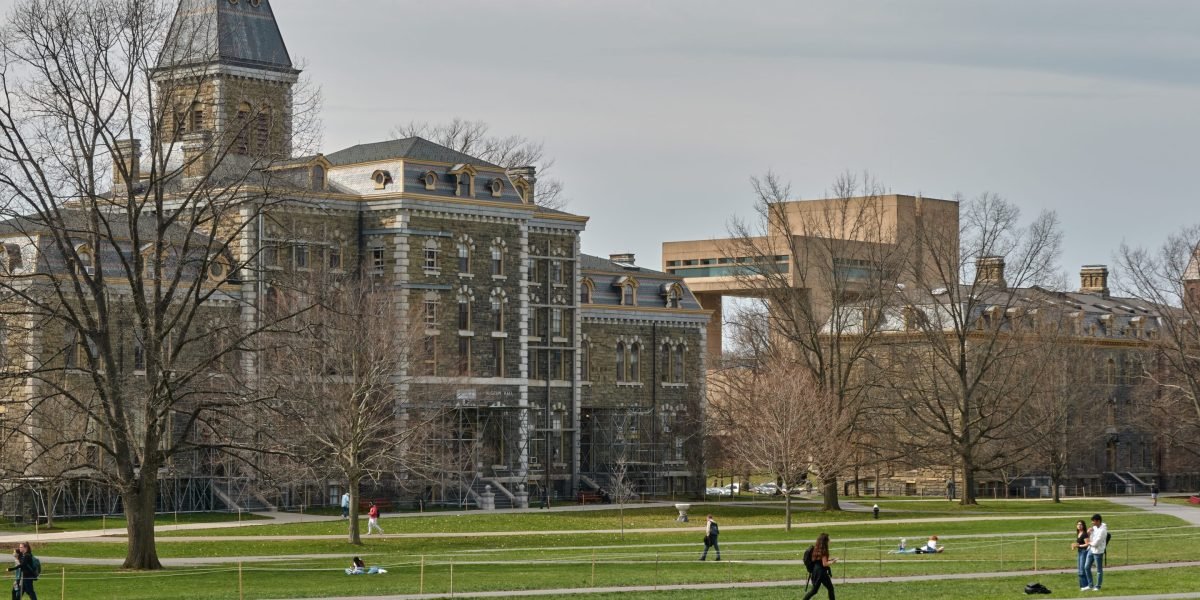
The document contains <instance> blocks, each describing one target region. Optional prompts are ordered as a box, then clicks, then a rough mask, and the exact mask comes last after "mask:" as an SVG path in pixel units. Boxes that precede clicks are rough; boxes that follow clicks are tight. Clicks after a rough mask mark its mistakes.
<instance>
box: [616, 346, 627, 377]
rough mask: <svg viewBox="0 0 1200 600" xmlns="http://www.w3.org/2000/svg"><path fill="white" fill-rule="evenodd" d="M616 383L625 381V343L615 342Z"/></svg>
mask: <svg viewBox="0 0 1200 600" xmlns="http://www.w3.org/2000/svg"><path fill="white" fill-rule="evenodd" d="M617 381H625V342H617Z"/></svg>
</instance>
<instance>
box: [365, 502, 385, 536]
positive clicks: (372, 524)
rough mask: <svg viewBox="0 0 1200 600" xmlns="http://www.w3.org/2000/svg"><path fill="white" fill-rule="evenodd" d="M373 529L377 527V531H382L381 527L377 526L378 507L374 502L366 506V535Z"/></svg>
mask: <svg viewBox="0 0 1200 600" xmlns="http://www.w3.org/2000/svg"><path fill="white" fill-rule="evenodd" d="M373 529H378V530H379V533H383V528H382V527H380V526H379V507H378V506H375V503H374V502H372V503H371V506H369V507H367V535H371V530H373Z"/></svg>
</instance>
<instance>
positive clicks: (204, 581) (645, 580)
mask: <svg viewBox="0 0 1200 600" xmlns="http://www.w3.org/2000/svg"><path fill="white" fill-rule="evenodd" d="M894 502H904V501H894ZM1020 504H1021V503H1012V502H996V503H985V504H984V505H983V506H981V507H979V508H978V509H954V508H952V507H949V506H947V507H945V508H946V510H944V511H942V512H940V513H935V514H939V515H940V516H944V517H946V519H947V520H946V521H944V522H940V523H904V522H900V523H882V522H875V521H874V520H873V519H871V518H870V515H862V514H850V515H836V516H835V515H828V514H820V513H813V515H814V517H813V519H814V520H815V519H816V518H818V517H820V518H821V519H828V520H831V521H837V523H836V524H832V525H829V526H821V527H812V526H809V527H804V526H800V527H797V528H795V529H794V530H793V531H791V532H787V531H784V530H782V529H779V528H770V529H748V530H739V529H736V528H731V527H732V526H734V525H739V524H768V523H772V524H773V523H778V522H779V521H780V519H781V512H780V511H779V510H778V509H774V508H771V507H764V506H757V505H756V506H753V507H737V506H720V507H716V506H713V507H709V506H704V507H702V510H704V511H708V510H710V508H711V510H712V512H714V513H715V514H716V515H717V517H718V519H719V520H721V523H722V525H723V526H724V527H725V529H724V530H723V532H722V535H721V542H722V549H723V551H724V552H723V558H724V560H723V561H722V562H720V563H717V562H712V561H709V562H699V561H697V560H696V559H697V558H698V556H699V552H700V549H701V544H700V537H701V534H700V527H701V524H700V522H699V521H698V520H697V521H694V522H692V523H690V524H686V525H685V524H679V525H678V527H677V529H678V530H677V531H667V532H653V533H651V532H633V531H631V532H628V533H626V534H625V535H624V536H621V535H620V534H619V533H616V532H609V533H585V532H586V531H587V530H592V529H604V528H606V525H607V526H611V524H612V523H614V519H617V521H615V522H616V523H618V524H619V517H614V515H613V514H611V513H613V512H614V511H600V512H596V513H578V512H557V513H556V512H541V513H538V512H531V513H520V514H504V515H487V514H483V513H480V514H470V515H465V516H462V517H453V516H437V517H423V518H414V519H405V518H392V519H385V520H384V528H385V529H386V530H388V531H395V532H399V531H407V532H413V531H414V530H420V531H425V532H429V531H437V532H465V533H475V535H467V536H464V537H436V538H435V537H412V538H396V539H386V538H374V537H371V538H364V541H365V544H364V545H363V546H361V547H355V546H351V545H349V544H347V543H345V542H344V541H342V540H340V539H318V540H293V539H276V540H268V539H262V540H254V541H241V540H217V541H199V542H198V541H174V542H172V541H169V539H168V538H164V539H163V541H162V543H160V544H159V551H160V556H162V557H163V558H190V557H234V558H236V557H239V556H243V557H251V556H282V555H310V554H330V555H337V556H342V557H348V556H350V555H361V556H363V557H364V558H365V559H366V560H367V562H368V564H373V565H382V566H384V567H385V568H387V569H388V570H389V573H388V574H386V575H381V576H358V577H348V576H346V575H344V574H342V572H341V569H342V568H343V567H344V566H345V563H348V560H347V559H345V558H335V559H323V560H312V559H301V560H296V559H291V560H289V562H286V563H280V562H270V563H263V562H245V563H244V564H243V565H242V569H241V573H240V581H241V585H242V586H243V592H244V593H245V597H246V598H302V597H320V596H322V595H372V594H373V595H379V594H399V593H417V592H418V591H422V590H423V591H425V592H427V593H428V592H436V593H445V592H449V591H450V589H451V585H453V588H454V591H455V592H456V594H458V593H465V594H469V593H470V592H472V591H483V590H494V589H505V590H525V589H546V588H559V587H589V586H592V585H596V586H627V585H651V586H652V585H656V584H657V585H667V584H688V583H722V582H730V581H788V580H793V579H796V578H797V577H798V576H799V575H800V574H801V570H802V567H801V566H800V564H799V563H800V557H801V554H802V553H803V550H804V549H805V548H806V547H808V545H809V544H811V543H812V539H813V538H814V537H815V535H816V533H817V532H818V531H819V530H820V529H828V531H829V532H830V533H831V535H832V536H833V550H834V553H835V554H836V555H837V556H839V557H840V558H842V559H843V560H842V562H841V563H839V565H838V567H837V571H836V572H835V574H836V576H837V577H838V579H839V580H840V579H841V578H842V577H850V578H855V577H875V576H881V575H882V576H921V575H933V574H954V573H997V572H999V573H1002V572H1006V571H1017V570H1026V569H1033V568H1034V562H1035V560H1036V562H1037V565H1036V566H1037V568H1038V569H1042V570H1044V569H1072V568H1073V567H1074V560H1075V555H1074V551H1073V550H1071V549H1070V548H1069V543H1070V541H1071V538H1072V526H1073V523H1074V519H1075V518H1076V517H1077V516H1078V515H1082V514H1085V513H1086V514H1088V515H1090V514H1091V513H1092V512H1097V511H1099V512H1101V513H1103V514H1105V519H1106V521H1107V522H1108V523H1109V526H1110V528H1111V529H1112V531H1113V540H1112V545H1111V546H1110V553H1109V559H1108V564H1109V565H1112V566H1117V565H1125V564H1153V563H1166V562H1172V561H1192V560H1197V558H1198V557H1200V535H1197V534H1198V533H1200V531H1198V530H1197V528H1195V527H1189V526H1185V524H1184V523H1182V522H1181V521H1179V520H1177V519H1175V518H1173V517H1170V516H1166V515H1162V514H1153V513H1146V512H1131V511H1120V510H1118V509H1117V507H1115V506H1114V505H1111V504H1109V503H1107V502H1104V501H1094V500H1093V501H1086V502H1084V501H1080V502H1079V503H1068V504H1067V505H1065V506H1059V505H1054V504H1052V503H1040V502H1038V503H1034V502H1030V503H1024V504H1025V505H1033V506H1036V508H1029V507H1028V506H1021V505H1020ZM881 506H882V504H881ZM891 510H894V511H897V512H898V511H900V510H901V509H900V508H899V507H893V508H892V509H891ZM693 514H696V511H695V509H693ZM918 514H919V515H920V516H929V513H918ZM975 515H978V516H980V517H982V518H983V519H985V520H979V521H954V520H951V519H954V518H959V517H964V516H975ZM1042 515H1052V516H1054V517H1056V518H1051V519H1037V518H1032V517H1036V516H1042ZM672 516H673V515H670V514H665V511H664V510H663V509H641V510H630V511H627V514H626V525H627V527H664V526H666V527H672V528H676V526H674V525H672V523H673V522H672V521H671V520H670V519H671V517H672ZM806 516H807V513H806ZM1014 517H1015V518H1014ZM1057 517H1061V518H1057ZM809 522H812V521H809ZM320 525H321V526H325V524H320ZM329 525H330V526H332V528H333V530H334V532H335V533H340V532H341V530H342V529H344V527H345V523H344V522H340V521H339V522H334V523H331V524H329ZM315 526H316V524H297V525H290V526H277V525H268V526H261V527H252V528H248V529H247V528H243V529H240V530H237V531H236V532H234V533H238V534H241V535H246V534H248V533H251V532H261V533H267V532H274V533H279V532H291V533H297V532H301V531H302V532H305V533H308V532H310V531H311V530H312V529H313V528H314V527H315ZM513 531H531V532H535V533H534V534H533V535H512V534H511V533H509V532H513ZM497 532H498V533H497ZM207 533H208V532H207V531H200V532H192V534H193V535H206V534H207ZM930 533H937V534H938V535H939V536H941V537H942V541H943V542H944V543H945V545H946V546H947V548H948V549H947V551H946V552H945V553H944V554H939V555H936V556H915V555H891V554H887V551H888V550H889V549H891V548H892V547H893V546H894V545H895V544H896V541H897V540H898V538H899V537H907V538H908V539H909V543H910V544H915V543H919V542H920V541H921V540H923V539H924V538H925V537H927V536H928V535H929V534H930ZM35 547H36V548H37V552H38V553H39V554H41V555H42V556H43V557H45V558H44V561H43V564H44V568H45V576H44V579H43V581H41V582H40V583H39V593H41V594H43V595H44V594H50V595H49V596H47V597H59V593H60V589H61V588H60V580H61V578H62V577H63V575H64V574H65V576H66V581H67V597H70V598H72V599H75V598H79V599H82V600H90V599H93V598H95V599H99V598H111V597H122V598H146V599H149V598H156V599H157V598H161V599H164V600H170V599H175V598H178V599H184V598H189V599H191V598H198V599H203V598H231V597H237V594H238V589H237V586H238V582H239V573H238V565H237V564H236V563H226V564H219V565H212V566H204V567H177V568H171V569H167V570H166V571H164V572H158V573H125V572H121V571H120V570H119V569H116V568H114V567H101V566H74V565H63V564H56V563H55V560H54V559H55V557H96V558H113V559H119V558H121V557H122V556H123V553H124V546H123V544H120V543H111V542H109V543H80V542H74V543H46V544H38V545H36V546H35ZM1035 555H1036V559H1035ZM422 564H423V565H424V567H423V568H422ZM422 573H423V581H424V585H422ZM451 573H453V575H452V574H451ZM1106 575H1107V576H1108V582H1109V585H1106V586H1105V591H1106V592H1121V591H1125V592H1133V591H1143V592H1144V591H1162V592H1169V591H1190V590H1195V589H1200V567H1198V568H1195V569H1191V568H1189V569H1173V570H1172V571H1171V572H1170V575H1169V576H1167V575H1166V574H1165V573H1163V572H1162V571H1158V570H1155V571H1148V572H1147V571H1142V572H1128V573H1118V572H1112V573H1108V574H1106ZM1027 579H1028V578H1027V577H1025V576H1021V577H1018V578H978V579H972V580H964V581H952V582H938V581H925V582H921V583H889V584H886V585H884V584H853V586H852V590H853V591H852V592H848V593H852V594H853V596H852V597H854V598H880V599H883V598H884V594H887V595H888V600H894V598H895V597H897V594H911V595H912V596H919V597H921V598H922V600H928V599H929V598H963V597H976V598H996V597H1014V596H1016V595H1023V594H1020V589H1021V587H1023V586H1024V584H1025V583H1027V582H1028V581H1026V580H1027ZM1038 580H1040V581H1042V582H1043V583H1045V584H1046V585H1047V586H1049V587H1051V588H1052V589H1054V591H1055V594H1056V595H1058V596H1060V597H1061V596H1065V597H1074V594H1076V593H1077V587H1076V586H1075V584H1074V582H1073V578H1072V577H1071V576H1066V575H1048V576H1046V577H1039V578H1038ZM452 581H453V583H452ZM796 591H797V590H795V588H774V589H765V590H734V589H724V590H721V591H720V592H719V593H720V594H721V596H720V597H722V598H730V597H733V598H739V597H745V598H749V597H750V594H752V593H753V594H754V597H755V598H783V597H785V596H786V597H788V598H794V597H796ZM623 595H624V596H625V597H629V595H628V594H623ZM643 596H646V595H643ZM590 597H592V598H594V597H595V596H590ZM654 597H663V598H667V597H670V598H710V597H711V598H716V597H717V596H716V595H715V593H712V594H710V593H709V592H699V591H687V592H675V593H670V594H668V593H663V594H660V595H658V596H654ZM821 597H824V596H823V594H822V596H821Z"/></svg>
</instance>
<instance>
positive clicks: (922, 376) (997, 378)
mask: <svg viewBox="0 0 1200 600" xmlns="http://www.w3.org/2000/svg"><path fill="white" fill-rule="evenodd" d="M961 206H962V212H961V220H960V225H959V229H958V230H949V231H948V230H946V229H945V228H931V227H924V226H922V227H919V228H918V230H917V240H916V242H917V247H916V248H915V250H914V257H915V260H912V261H909V263H908V270H909V275H908V278H909V279H910V280H911V281H912V282H913V286H914V287H913V289H908V290H906V292H905V294H903V296H902V297H903V298H904V304H903V307H902V309H901V310H902V316H903V319H904V328H905V329H907V330H908V331H909V333H908V334H907V335H903V336H892V337H893V338H894V339H893V342H894V343H892V344H890V348H889V352H890V354H889V356H888V358H887V359H886V363H887V365H888V370H889V372H890V376H889V382H888V385H889V386H890V388H891V392H892V397H893V398H895V399H896V400H898V401H899V402H900V403H901V404H900V405H899V409H900V410H901V411H903V413H905V415H906V417H907V418H905V419H902V420H901V421H899V423H900V424H904V425H905V426H906V427H907V436H908V437H907V439H906V440H904V443H905V444H906V445H909V446H911V447H912V448H915V449H917V450H918V452H919V455H925V456H931V457H938V458H935V459H934V462H935V463H936V462H937V461H939V460H940V459H941V457H945V456H947V455H949V456H953V457H955V459H956V460H957V462H958V464H959V467H960V469H961V471H962V473H963V484H964V485H963V488H964V489H963V493H962V501H961V502H962V503H963V504H974V503H975V495H976V476H977V475H978V474H979V473H980V472H981V471H988V470H998V469H1000V468H1002V467H1005V466H1009V465H1012V464H1014V463H1015V462H1016V461H1018V460H1019V459H1020V456H1014V455H1013V453H1012V450H1013V449H1014V446H1013V445H1012V444H1011V443H1007V442H1009V441H1011V440H1012V438H1013V436H1014V434H1015V431H1016V428H1015V427H1014V426H1013V425H1014V423H1015V419H1016V415H1019V414H1021V411H1022V409H1023V407H1024V406H1025V404H1026V403H1027V402H1028V401H1029V398H1031V397H1032V396H1033V394H1034V387H1035V382H1037V381H1038V380H1039V375H1038V373H1036V372H1033V373H1031V372H1029V371H1028V370H1027V369H1028V367H1029V366H1030V363H1031V362H1035V361H1029V360H1024V359H1027V358H1028V357H1030V356H1036V355H1037V354H1036V351H1037V350H1038V347H1039V344H1038V342H1037V340H1036V339H1034V338H1030V337H1029V336H1024V335H1019V334H1018V333H1017V326H1018V324H1019V323H1020V319H1019V318H1018V317H1019V316H1020V314H1021V311H1022V310H1024V309H1025V308H1027V306H1026V304H1027V303H1026V301H1025V296H1026V294H1027V290H1026V289H1023V288H1027V287H1028V286H1033V285H1036V284H1039V283H1045V282H1046V281H1047V280H1049V279H1050V278H1051V277H1053V276H1054V274H1055V266H1054V265H1055V261H1056V259H1057V256H1058V251H1059V246H1060V242H1061V234H1060V233H1059V229H1058V223H1057V219H1056V217H1055V215H1054V214H1053V213H1043V214H1041V215H1039V216H1038V218H1037V219H1035V220H1034V221H1033V222H1032V223H1030V224H1028V225H1025V224H1022V222H1021V220H1020V211H1019V210H1018V209H1017V207H1016V206H1014V205H1012V204H1011V203H1009V202H1007V201H1005V200H1003V199H1001V198H1000V197H998V196H995V195H993V194H984V195H982V196H980V197H979V198H978V199H975V200H972V201H970V202H962V203H961ZM1035 366H1038V367H1039V368H1046V365H1044V364H1043V365H1035Z"/></svg>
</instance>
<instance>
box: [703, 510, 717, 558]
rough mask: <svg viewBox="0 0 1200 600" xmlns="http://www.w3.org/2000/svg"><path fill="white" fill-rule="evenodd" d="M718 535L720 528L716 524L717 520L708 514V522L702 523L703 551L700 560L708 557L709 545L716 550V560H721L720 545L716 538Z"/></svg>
mask: <svg viewBox="0 0 1200 600" xmlns="http://www.w3.org/2000/svg"><path fill="white" fill-rule="evenodd" d="M720 535H721V528H720V527H719V526H717V522H716V521H715V520H713V516H712V515H708V522H706V523H705V524H704V553H703V554H701V555H700V560H705V559H706V558H708V549H709V547H712V549H713V550H716V551H717V560H721V546H720V545H719V544H717V538H718V537H719V536H720Z"/></svg>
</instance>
